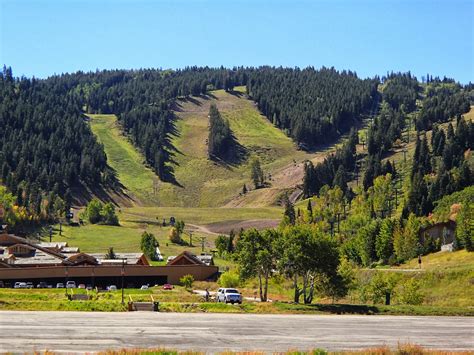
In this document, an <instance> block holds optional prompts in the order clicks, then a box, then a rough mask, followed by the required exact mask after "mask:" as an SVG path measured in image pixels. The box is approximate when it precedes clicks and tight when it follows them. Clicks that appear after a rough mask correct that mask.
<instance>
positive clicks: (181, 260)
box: [167, 250, 205, 265]
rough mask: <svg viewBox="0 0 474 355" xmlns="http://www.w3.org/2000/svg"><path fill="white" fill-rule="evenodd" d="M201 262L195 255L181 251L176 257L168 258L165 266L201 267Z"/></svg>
mask: <svg viewBox="0 0 474 355" xmlns="http://www.w3.org/2000/svg"><path fill="white" fill-rule="evenodd" d="M203 264H205V263H204V262H202V261H201V260H200V259H199V258H198V257H197V256H196V255H194V254H191V253H190V252H189V251H186V250H185V251H183V252H182V253H181V254H179V255H178V256H170V257H168V264H167V265H203Z"/></svg>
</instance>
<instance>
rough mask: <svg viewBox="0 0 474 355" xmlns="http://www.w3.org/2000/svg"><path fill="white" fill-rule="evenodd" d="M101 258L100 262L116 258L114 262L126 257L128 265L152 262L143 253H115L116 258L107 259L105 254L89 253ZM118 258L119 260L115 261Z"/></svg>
mask: <svg viewBox="0 0 474 355" xmlns="http://www.w3.org/2000/svg"><path fill="white" fill-rule="evenodd" d="M89 255H91V256H93V257H95V258H96V259H97V260H99V262H100V263H111V260H114V261H113V263H114V264H115V263H119V264H121V263H122V259H125V263H126V264H127V265H134V264H140V262H142V263H144V264H145V265H149V264H150V263H149V262H148V260H147V259H146V257H145V254H143V253H115V259H107V258H106V257H105V255H104V254H89ZM115 260H117V262H116V261H115Z"/></svg>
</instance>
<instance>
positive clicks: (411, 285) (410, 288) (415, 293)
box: [399, 278, 424, 305]
mask: <svg viewBox="0 0 474 355" xmlns="http://www.w3.org/2000/svg"><path fill="white" fill-rule="evenodd" d="M399 292H400V302H401V303H404V304H411V305H420V304H422V303H423V298H424V297H423V295H422V294H421V292H420V282H419V281H418V280H416V279H414V278H410V279H408V280H406V281H405V282H404V283H403V285H402V287H401V290H400V291H399Z"/></svg>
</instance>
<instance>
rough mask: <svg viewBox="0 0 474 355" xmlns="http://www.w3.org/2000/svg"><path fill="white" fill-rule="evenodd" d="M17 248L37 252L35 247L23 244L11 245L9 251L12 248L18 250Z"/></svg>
mask: <svg viewBox="0 0 474 355" xmlns="http://www.w3.org/2000/svg"><path fill="white" fill-rule="evenodd" d="M17 247H21V248H25V249H28V250H36V248H35V247H33V246H31V245H28V244H23V243H18V244H13V245H10V246H9V247H8V248H7V249H10V248H17Z"/></svg>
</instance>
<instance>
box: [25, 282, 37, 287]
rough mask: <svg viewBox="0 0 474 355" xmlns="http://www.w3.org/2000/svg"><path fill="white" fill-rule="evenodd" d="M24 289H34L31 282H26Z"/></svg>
mask: <svg viewBox="0 0 474 355" xmlns="http://www.w3.org/2000/svg"><path fill="white" fill-rule="evenodd" d="M26 288H35V286H34V285H33V282H27V283H26Z"/></svg>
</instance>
